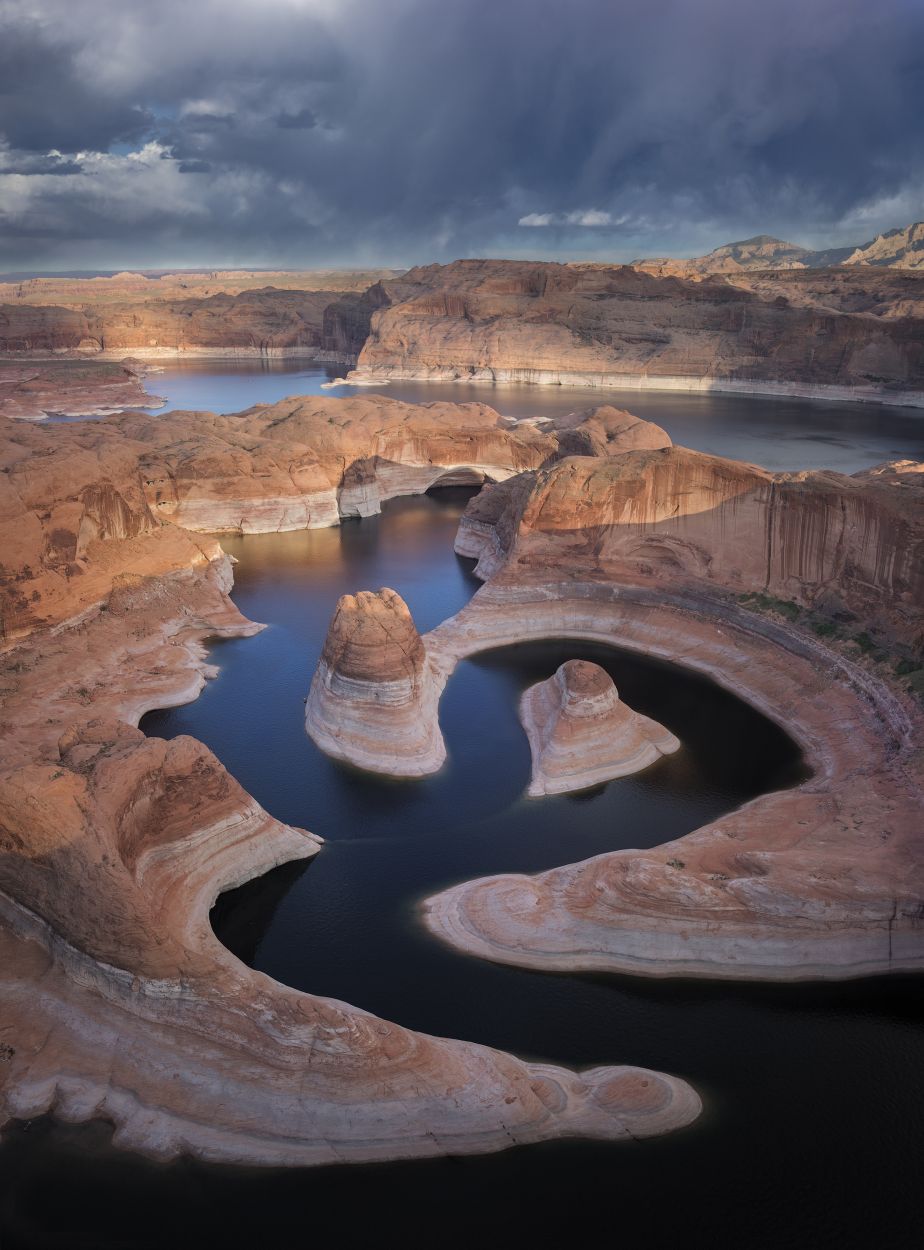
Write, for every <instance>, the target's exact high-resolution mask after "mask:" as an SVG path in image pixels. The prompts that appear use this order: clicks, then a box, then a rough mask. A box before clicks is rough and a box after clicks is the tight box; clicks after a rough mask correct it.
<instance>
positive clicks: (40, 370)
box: [0, 360, 163, 421]
mask: <svg viewBox="0 0 924 1250" xmlns="http://www.w3.org/2000/svg"><path fill="white" fill-rule="evenodd" d="M146 373H147V369H146V367H145V366H144V365H143V364H142V363H141V361H133V360H123V361H122V363H121V364H110V363H108V362H103V361H87V362H84V361H79V362H78V361H67V362H64V361H54V362H50V361H49V362H42V363H35V364H13V363H10V362H3V361H0V417H12V418H14V419H17V420H21V421H42V420H44V419H45V417H47V416H50V415H53V414H55V413H59V412H60V413H67V414H68V415H69V416H97V415H103V414H105V413H107V412H122V411H124V409H126V408H157V407H159V406H160V404H162V402H163V401H162V400H159V399H158V398H157V397H156V396H154V395H150V394H148V392H147V391H146V390H145V389H144V387H143V386H142V384H141V379H142V378H143V377H145V375H146Z"/></svg>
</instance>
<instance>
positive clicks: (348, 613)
mask: <svg viewBox="0 0 924 1250" xmlns="http://www.w3.org/2000/svg"><path fill="white" fill-rule="evenodd" d="M438 703H439V688H438V687H437V684H436V682H435V681H434V677H433V672H432V670H431V667H430V663H429V660H428V658H427V653H426V650H425V648H424V645H423V642H422V641H421V638H420V634H419V633H418V632H417V627H416V626H415V624H414V621H413V619H412V617H411V613H410V610H409V608H408V606H407V604H406V603H405V602H404V600H403V599H402V598H401V596H400V595H399V594H398V593H397V592H396V591H394V590H389V589H388V588H387V587H383V588H382V589H381V590H379V591H377V592H373V591H370V590H361V591H360V592H359V594H357V595H343V596H342V597H341V599H340V600H339V601H338V603H337V607H336V610H335V611H334V615H333V619H332V620H331V623H330V627H329V628H328V631H327V637H326V639H325V641H324V649H323V651H322V652H321V658H320V660H319V661H318V667H317V670H316V671H315V674H314V677H313V678H312V681H311V689H310V691H309V694H308V701H307V706H306V708H305V729H306V730H307V732H308V734H309V736H310V737H311V739H312V740H313V741H314V742H315V743H316V745H317V746H319V747H320V748H321V750H322V751H324V752H325V753H326V754H327V755H330V756H333V758H334V759H339V760H345V761H347V762H348V763H350V764H354V765H355V766H356V767H357V768H365V769H367V770H368V771H370V772H377V773H387V774H389V775H390V776H393V777H422V776H425V775H426V774H428V773H435V772H437V771H438V770H439V769H440V768H441V767H442V765H443V762H444V760H445V759H446V746H445V744H444V742H443V735H442V732H441V731H440V725H439V715H438Z"/></svg>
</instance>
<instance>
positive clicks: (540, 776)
mask: <svg viewBox="0 0 924 1250" xmlns="http://www.w3.org/2000/svg"><path fill="white" fill-rule="evenodd" d="M520 719H521V721H522V722H523V727H524V729H525V730H526V736H527V737H528V738H529V745H530V749H531V751H532V757H533V770H532V780H531V781H530V784H529V790H528V793H529V794H531V795H533V796H537V795H542V794H566V793H568V792H570V791H574V790H586V789H588V788H589V787H590V786H597V785H602V784H603V783H604V782H607V781H612V780H613V779H614V778H616V777H627V776H629V775H630V774H631V773H636V772H639V771H640V769H643V768H647V767H648V766H649V765H651V764H653V763H655V761H656V760H658V759H660V758H661V756H662V755H669V754H670V753H671V752H673V751H676V750H678V749H679V747H680V741H679V739H677V738H675V737H674V735H673V734H672V733H671V732H670V730H668V729H665V728H664V726H663V725H659V724H658V722H657V721H654V720H651V718H650V717H648V716H643V715H642V714H641V713H639V712H634V711H633V710H632V708H630V707H627V706H626V705H625V703H623V702H621V701H620V698H619V692H618V691H617V689H616V687H615V685H614V684H613V679H612V678H611V677H610V675H609V673H607V672H606V670H605V669H603V668H601V667H600V665H599V664H592V663H590V662H589V661H587V660H568V661H567V663H565V664H562V665H561V667H560V668H559V669H558V671H557V672H556V673H555V674H554V676H552V677H550V678H549V679H548V681H541V682H539V683H537V684H536V685H535V686H530V688H529V689H528V690H527V691H526V692H525V693H524V695H523V698H522V699H521V701H520Z"/></svg>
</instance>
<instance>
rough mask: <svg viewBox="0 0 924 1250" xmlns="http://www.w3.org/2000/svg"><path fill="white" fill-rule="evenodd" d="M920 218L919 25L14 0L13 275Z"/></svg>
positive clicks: (703, 1)
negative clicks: (28, 271) (62, 270)
mask: <svg viewBox="0 0 924 1250" xmlns="http://www.w3.org/2000/svg"><path fill="white" fill-rule="evenodd" d="M922 217H924V0H0V269H3V270H27V269H33V268H34V269H36V270H43V269H47V270H55V269H80V268H101V269H111V268H142V267H148V268H153V267H169V266H173V265H184V266H193V265H199V264H202V265H208V266H226V265H256V266H268V265H275V264H279V265H286V266H309V265H343V264H347V265H365V264H385V265H410V264H414V263H427V262H430V261H436V260H449V259H452V258H454V257H457V256H479V255H480V256H530V257H552V258H559V259H568V258H599V259H615V260H629V259H632V258H633V257H636V256H640V255H663V254H672V255H693V254H698V253H700V252H703V251H708V250H709V249H710V248H712V247H714V246H716V245H717V244H719V243H722V242H726V241H728V240H730V239H740V238H744V237H747V236H749V235H752V234H756V233H770V234H776V235H780V236H782V237H784V238H790V239H792V240H794V241H796V242H800V243H806V244H808V245H809V246H820V245H824V244H829V243H830V244H843V243H856V242H862V241H864V240H866V239H868V238H870V237H872V236H873V235H874V234H875V233H877V232H878V231H879V230H882V229H888V228H890V227H892V226H897V225H905V224H907V223H908V222H910V221H913V220H917V219H920V218H922Z"/></svg>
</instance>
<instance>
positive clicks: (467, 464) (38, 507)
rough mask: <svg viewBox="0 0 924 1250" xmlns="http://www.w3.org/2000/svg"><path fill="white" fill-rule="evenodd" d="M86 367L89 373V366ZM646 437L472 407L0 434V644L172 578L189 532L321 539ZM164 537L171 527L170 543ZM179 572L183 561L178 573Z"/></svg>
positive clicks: (400, 407)
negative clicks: (443, 488) (434, 493)
mask: <svg viewBox="0 0 924 1250" xmlns="http://www.w3.org/2000/svg"><path fill="white" fill-rule="evenodd" d="M94 367H96V366H94ZM646 435H647V436H648V437H649V438H650V439H652V440H653V441H654V442H655V443H657V444H659V445H660V440H661V439H664V440H666V441H667V442H669V441H670V440H669V439H667V436H666V435H664V434H663V431H659V430H658V427H657V426H649V425H648V424H647V423H645V422H638V421H637V420H636V419H635V418H632V417H630V416H629V415H628V414H625V413H618V412H616V410H613V409H599V410H591V411H590V412H589V413H587V414H583V415H581V416H580V418H579V419H578V418H575V419H574V420H571V419H567V420H566V421H565V423H564V425H563V426H562V430H561V432H559V429H558V425H557V424H556V423H554V422H552V423H543V428H542V429H540V428H539V427H538V426H537V425H536V423H534V422H530V421H521V422H517V421H511V420H507V419H505V418H502V417H500V416H499V415H498V414H497V413H496V412H495V411H494V410H493V409H491V408H488V407H487V406H486V405H484V404H422V405H415V404H402V403H398V402H397V401H395V400H392V399H385V398H382V397H381V396H367V397H363V398H359V399H334V398H327V397H325V398H316V397H306V398H295V399H288V400H283V401H282V402H281V403H279V404H273V405H258V406H257V407H256V408H252V409H250V410H248V411H247V412H244V413H240V414H237V415H233V416H216V415H215V414H213V413H188V412H177V413H170V414H168V415H167V416H163V417H150V416H143V415H123V416H120V417H109V418H106V419H103V420H101V421H94V422H86V423H83V422H81V423H76V424H75V425H70V426H67V427H64V426H58V427H55V428H53V429H51V428H48V429H44V428H37V427H34V426H32V425H19V424H13V423H6V422H3V423H2V425H0V643H6V644H8V643H9V642H10V641H11V640H13V639H15V638H17V637H21V636H24V635H25V634H28V633H29V632H30V631H31V630H33V629H35V628H38V627H41V626H42V625H50V624H55V623H58V622H60V621H63V620H65V619H66V618H67V617H69V616H72V615H74V614H76V613H78V612H81V611H83V610H84V609H86V608H87V607H89V606H91V605H94V604H97V603H99V602H101V601H102V600H103V599H104V598H105V595H106V594H107V593H108V592H109V590H110V589H111V587H112V584H113V579H114V578H115V577H118V576H119V575H120V574H121V573H122V572H123V571H124V570H125V569H126V568H128V567H131V568H132V569H133V570H134V571H136V572H138V573H144V574H150V573H153V572H159V571H163V570H164V569H166V568H168V567H173V565H172V563H171V561H172V560H173V556H170V555H168V557H167V560H166V563H164V562H163V561H162V560H161V559H160V556H159V554H158V553H159V552H161V551H166V550H170V549H174V548H176V549H178V548H183V549H185V550H187V551H189V550H192V549H193V548H194V547H196V540H193V539H192V537H191V535H190V533H189V531H195V532H199V533H214V532H232V533H239V534H254V533H265V532H275V531H279V530H294V529H307V528H313V527H316V526H326V525H336V524H337V523H338V522H339V520H340V517H341V516H357V515H359V516H368V515H370V514H372V513H375V512H378V511H379V509H380V507H381V504H382V502H383V501H384V500H386V499H391V498H393V497H394V496H396V495H408V494H419V493H422V492H423V491H425V490H428V489H429V488H430V487H431V486H434V485H441V484H449V483H459V482H471V483H478V482H482V481H484V480H486V479H492V480H495V481H497V480H502V479H504V478H507V477H510V476H511V475H513V474H517V473H519V472H521V471H522V470H524V469H530V468H537V467H539V466H540V465H543V464H547V463H549V462H551V461H552V460H554V459H555V458H556V457H557V456H559V455H561V454H562V453H561V445H562V442H563V441H564V442H565V443H566V445H567V446H568V447H574V446H580V447H581V449H582V450H585V451H588V452H591V453H593V454H599V455H609V454H612V453H613V452H614V451H618V450H619V449H620V448H621V446H623V444H624V442H625V440H626V439H629V440H631V441H632V442H638V440H639V439H641V438H644V437H645V436H646ZM177 527H182V529H179V528H177ZM179 562H180V563H184V562H185V559H184V558H183V557H180V560H179Z"/></svg>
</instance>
